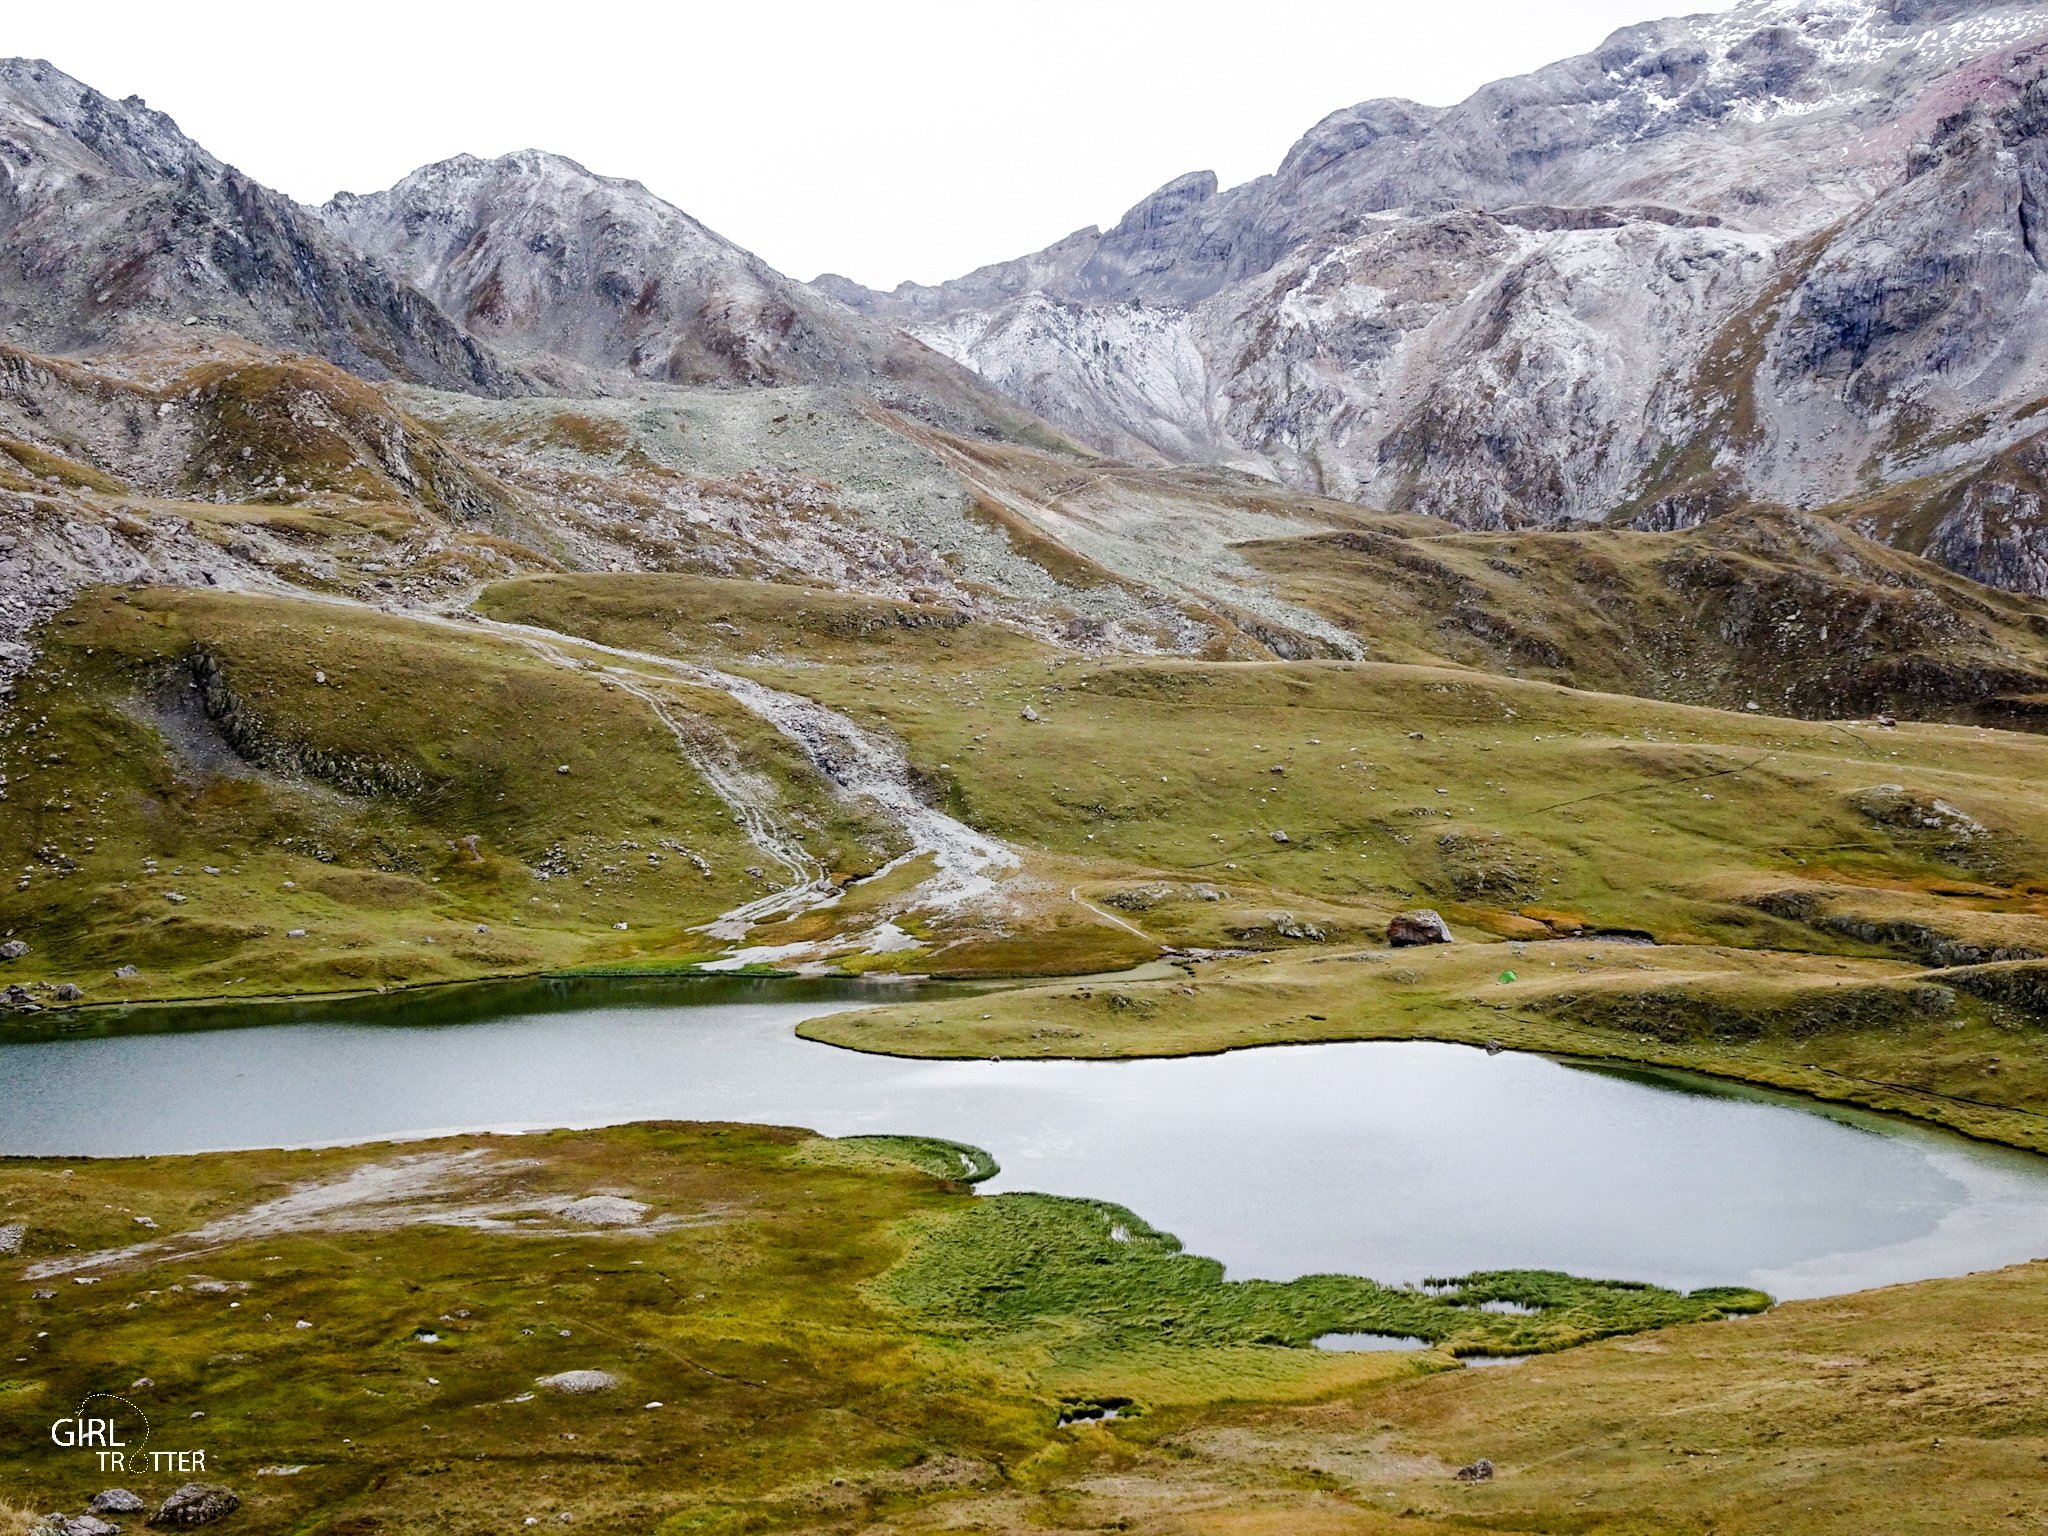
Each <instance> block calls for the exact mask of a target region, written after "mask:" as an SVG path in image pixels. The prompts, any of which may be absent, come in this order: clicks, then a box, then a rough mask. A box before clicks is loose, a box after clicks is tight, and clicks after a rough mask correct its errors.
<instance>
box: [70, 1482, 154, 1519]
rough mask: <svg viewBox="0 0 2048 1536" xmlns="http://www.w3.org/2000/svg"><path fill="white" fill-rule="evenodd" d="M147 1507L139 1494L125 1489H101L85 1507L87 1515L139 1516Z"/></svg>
mask: <svg viewBox="0 0 2048 1536" xmlns="http://www.w3.org/2000/svg"><path fill="white" fill-rule="evenodd" d="M146 1507H147V1506H146V1505H144V1504H143V1502H142V1496H141V1495H140V1494H135V1493H130V1492H129V1491H128V1490H127V1489H126V1488H102V1489H101V1490H100V1491H99V1492H98V1493H96V1494H94V1495H93V1496H92V1502H91V1503H90V1504H88V1505H86V1506H85V1512H86V1513H87V1514H88V1515H139V1514H141V1513H142V1511H143V1510H144V1509H145V1508H146Z"/></svg>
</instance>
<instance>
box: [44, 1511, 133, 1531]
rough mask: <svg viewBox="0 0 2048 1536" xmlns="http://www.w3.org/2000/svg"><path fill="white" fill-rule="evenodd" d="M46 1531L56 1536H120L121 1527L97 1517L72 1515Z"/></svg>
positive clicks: (55, 1523) (56, 1522) (60, 1519)
mask: <svg viewBox="0 0 2048 1536" xmlns="http://www.w3.org/2000/svg"><path fill="white" fill-rule="evenodd" d="M47 1529H49V1530H52V1531H55V1532H57V1533H58V1536H121V1527H119V1526H118V1525H116V1524H114V1522H113V1521H111V1520H102V1519H101V1518H100V1517H99V1516H98V1515H72V1516H70V1517H69V1518H68V1519H66V1518H61V1517H60V1518H59V1519H58V1520H57V1521H55V1522H54V1523H53V1524H52V1525H50V1526H48V1527H47Z"/></svg>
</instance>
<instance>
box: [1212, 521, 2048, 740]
mask: <svg viewBox="0 0 2048 1536" xmlns="http://www.w3.org/2000/svg"><path fill="white" fill-rule="evenodd" d="M1244 549H1245V553H1246V554H1247V555H1248V556H1249V557H1250V558H1251V559H1252V560H1254V561H1255V562H1256V563H1257V564H1259V565H1260V566H1261V567H1262V568H1263V569H1264V570H1266V571H1267V572H1268V574H1269V575H1271V576H1272V577H1273V578H1274V579H1275V581H1276V582H1277V583H1278V584H1279V586H1280V589H1281V590H1282V591H1283V592H1285V593H1286V594H1287V595H1288V596H1290V597H1292V598H1293V599H1294V600H1295V601H1297V602H1300V603H1302V604H1304V605H1306V606H1308V607H1312V608H1315V609H1317V610H1319V611H1321V612H1323V613H1324V614H1326V615H1327V616H1329V617H1330V618H1332V619H1333V620H1335V621H1336V622H1338V623H1340V624H1342V625H1343V626H1344V627H1345V628H1347V629H1349V630H1350V631H1352V632H1353V633H1354V634H1356V635H1358V637H1359V638H1360V639H1361V640H1363V641H1364V642H1365V643H1366V644H1367V646H1368V647H1369V651H1370V654H1372V655H1373V656H1374V657H1375V658H1376V659H1380V660H1402V661H1406V660H1427V659H1431V658H1435V657H1445V658H1449V659H1451V660H1454V661H1457V662H1460V663H1464V664H1467V665H1471V666H1476V667H1479V668H1481V669H1483V670H1487V671H1496V672H1507V673H1510V674H1515V675H1520V676H1525V677H1540V678H1545V679H1548V680H1550V681H1553V682H1562V683H1568V684H1571V685H1573V686H1577V687H1582V688H1600V689H1612V690H1614V691H1617V692H1623V693H1640V694H1645V695H1648V696H1651V697H1657V698H1668V699H1675V700H1679V701H1682V702H1686V703H1696V704H1707V705H1713V706H1718V707H1721V708H1728V709H1740V708H1742V707H1743V706H1744V705H1745V704H1746V703H1748V702H1749V701H1750V700H1752V699H1753V700H1757V701H1758V702H1759V703H1761V705H1762V706H1763V708H1764V709H1766V710H1770V711H1772V712H1774V713H1780V714H1792V715H1803V716H1810V717H1818V718H1828V717H1842V716H1845V715H1857V714H1861V715H1871V714H1875V713H1877V712H1879V711H1881V710H1883V711H1892V712H1896V713H1898V714H1901V715H1905V716H1911V717H1914V718H1918V719H1937V720H1940V719H1949V720H1958V719H1959V720H1977V721H1984V722H1987V723H1992V724H2020V725H2024V726H2027V727H2029V728H2038V727H2039V724H2040V715H2041V698H2040V696H2041V695H2042V694H2043V693H2044V692H2048V606H2044V605H2043V604H2042V603H2040V602H2039V601H2037V600H2034V599H2030V598H2024V597H2019V596H2016V595H2014V594H2012V593H2007V592H1997V591H1993V590H1990V589H1988V588H1985V587H1980V586H1978V585H1977V584H1976V583H1974V582H1971V581H1968V580H1966V579H1964V578H1963V577H1960V576H1956V575H1953V574H1952V573H1950V572H1948V571H1945V570H1942V569H1941V568H1940V567H1938V566H1935V565H1932V564H1929V563H1927V562H1926V561H1923V560H1919V559H1916V558H1913V557H1911V556H1909V555H1905V554H1902V553H1900V552H1898V551H1896V550H1891V549H1887V548H1885V547H1883V546H1881V545H1878V544H1875V543H1871V542H1869V541H1867V540H1864V539H1862V538H1858V537H1855V536H1854V535H1851V534H1849V533H1847V532H1845V531H1844V530H1843V529H1842V528H1841V527H1839V526H1837V525H1836V524H1834V523H1832V522H1830V521H1829V520H1827V519H1826V518H1823V517H1818V516H1810V515H1805V514H1800V513H1792V512H1783V511H1774V510H1768V509H1761V508H1752V509H1749V510H1746V511H1743V512H1737V513H1731V514H1729V515H1727V516H1724V517H1720V518H1716V519H1715V520H1713V521H1711V522H1709V523H1706V524H1705V525H1703V526H1701V527H1699V528H1695V529H1691V530H1689V531H1686V532H1683V533H1676V534H1644V533H1632V532H1626V531H1620V530H1615V529H1604V528H1602V529H1586V530H1579V531H1545V532H1541V533H1515V534H1470V533H1458V534H1450V535H1442V534H1439V535H1437V536H1426V537H1425V536H1414V535H1410V536H1408V537H1396V536H1395V535H1394V534H1393V533H1392V532H1391V531H1377V530H1369V531H1363V532H1358V533H1333V534H1324V535H1319V536H1316V537H1312V538H1305V539H1288V540H1272V541H1267V542H1263V543H1258V544H1251V545H1246V546H1244Z"/></svg>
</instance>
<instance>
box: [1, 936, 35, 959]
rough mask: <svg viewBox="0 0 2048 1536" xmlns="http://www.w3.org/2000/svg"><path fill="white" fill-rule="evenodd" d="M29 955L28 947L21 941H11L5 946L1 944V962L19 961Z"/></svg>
mask: <svg viewBox="0 0 2048 1536" xmlns="http://www.w3.org/2000/svg"><path fill="white" fill-rule="evenodd" d="M27 953H28V945H27V944H25V943H23V942H22V941H21V940H20V939H9V940H8V941H7V942H6V943H5V944H0V960H19V959H20V958H21V957H22V956H23V955H25V954H27Z"/></svg>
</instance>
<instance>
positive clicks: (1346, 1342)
mask: <svg viewBox="0 0 2048 1536" xmlns="http://www.w3.org/2000/svg"><path fill="white" fill-rule="evenodd" d="M1315 1346H1316V1348H1317V1349H1337V1350H1342V1351H1344V1352H1345V1353H1346V1354H1359V1353H1365V1352H1377V1351H1380V1350H1410V1349H1427V1348H1429V1340H1427V1339H1418V1338H1413V1337H1411V1336H1409V1335H1408V1334H1405V1333H1325V1334H1321V1335H1319V1336H1318V1337H1317V1338H1316V1340H1315Z"/></svg>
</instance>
